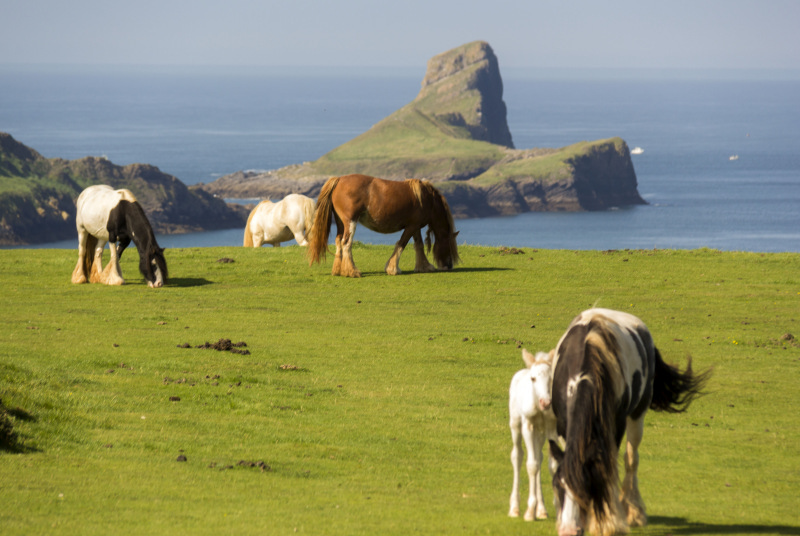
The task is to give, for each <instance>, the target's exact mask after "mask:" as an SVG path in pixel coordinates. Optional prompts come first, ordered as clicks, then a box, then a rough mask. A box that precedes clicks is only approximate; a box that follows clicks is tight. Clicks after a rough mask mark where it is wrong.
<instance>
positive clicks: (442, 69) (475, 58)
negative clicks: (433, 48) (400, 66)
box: [414, 41, 514, 149]
mask: <svg viewBox="0 0 800 536" xmlns="http://www.w3.org/2000/svg"><path fill="white" fill-rule="evenodd" d="M414 104H415V105H416V107H417V108H418V109H419V110H422V111H424V112H426V113H428V114H430V115H431V116H433V117H435V118H437V119H438V120H440V121H441V122H442V123H445V124H448V125H451V126H453V127H463V128H466V129H467V130H468V131H469V133H470V137H471V138H472V139H474V140H480V141H487V142H489V143H494V144H496V145H502V146H504V147H508V148H510V149H513V148H514V143H513V142H512V141H511V131H510V130H509V129H508V121H507V119H506V117H507V116H506V103H505V102H504V101H503V79H502V78H501V76H500V67H499V65H498V62H497V56H495V54H494V51H493V50H492V47H490V46H489V44H488V43H485V42H483V41H476V42H474V43H470V44H467V45H464V46H461V47H458V48H454V49H453V50H449V51H447V52H444V53H442V54H438V55H436V56H434V57H433V58H431V59H430V60H428V69H427V71H426V73H425V78H423V80H422V89H421V90H420V92H419V94H418V95H417V98H416V99H414Z"/></svg>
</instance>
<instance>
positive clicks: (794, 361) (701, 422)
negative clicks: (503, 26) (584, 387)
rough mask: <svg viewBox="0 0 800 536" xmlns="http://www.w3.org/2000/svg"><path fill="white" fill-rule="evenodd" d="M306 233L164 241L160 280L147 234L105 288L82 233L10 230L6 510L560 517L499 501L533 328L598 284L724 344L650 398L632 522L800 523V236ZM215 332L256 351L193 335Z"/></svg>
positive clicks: (363, 526)
mask: <svg viewBox="0 0 800 536" xmlns="http://www.w3.org/2000/svg"><path fill="white" fill-rule="evenodd" d="M304 253H305V251H304V249H302V248H298V247H285V248H277V249H272V248H263V249H260V250H254V249H243V248H198V249H175V250H168V251H167V259H168V262H169V268H170V274H171V275H172V277H173V279H172V281H171V283H170V284H169V285H168V286H167V287H165V288H163V289H158V290H152V289H149V288H147V286H146V285H145V284H144V281H143V279H142V278H141V276H140V275H139V274H138V270H137V268H136V261H137V259H136V254H135V253H134V252H131V253H130V254H127V253H126V255H125V257H124V258H123V262H122V268H123V273H124V274H125V276H126V277H127V281H128V282H127V284H126V285H124V286H122V287H115V288H110V287H104V286H100V285H80V286H76V285H72V284H70V283H69V278H70V274H71V272H72V268H73V267H74V263H75V261H76V258H75V257H76V253H75V252H74V251H65V250H0V263H2V267H3V268H2V270H1V271H0V285H2V289H3V292H2V296H1V297H0V323H2V325H0V328H2V329H1V330H0V400H2V403H3V405H4V406H5V407H6V408H9V409H10V410H11V417H10V418H9V419H10V422H11V423H12V424H13V426H14V430H15V432H16V433H17V434H18V442H17V446H16V447H15V448H7V449H5V450H0V482H1V483H2V484H1V485H0V505H2V508H0V527H1V529H0V532H2V534H4V535H7V534H9V535H10V534H70V535H73V534H82V535H83V534H118V533H119V534H162V533H163V534H287V533H290V534H294V533H301V534H343V535H352V534H413V533H420V534H526V535H529V534H554V533H555V528H554V524H553V522H552V521H547V522H535V523H524V522H523V521H521V520H517V519H509V518H507V517H506V512H507V510H508V494H509V492H510V487H511V464H510V462H509V452H510V439H509V432H508V426H507V411H508V410H507V396H508V395H507V389H508V383H509V381H510V379H511V376H512V375H513V373H514V372H515V371H516V370H518V369H519V368H521V367H522V359H521V352H520V348H519V347H520V346H524V347H526V348H529V349H532V350H546V349H549V348H551V347H552V346H553V345H554V344H555V343H556V342H557V340H558V338H559V337H560V336H561V334H562V333H563V331H564V330H565V329H566V326H567V324H568V323H569V321H570V320H571V319H572V317H573V316H575V315H576V314H577V313H578V312H580V311H581V310H583V309H585V308H587V307H589V306H591V305H594V304H597V305H601V306H604V307H610V308H616V309H622V310H625V311H630V312H633V313H634V314H637V315H638V316H640V317H641V318H642V319H644V320H645V322H647V324H648V326H649V327H650V329H651V331H652V332H653V335H654V337H655V340H656V344H657V345H658V346H659V348H660V350H661V352H662V354H663V355H664V357H665V359H666V360H667V361H671V362H676V363H680V364H681V365H683V364H685V358H686V356H687V354H691V355H692V356H693V358H694V364H695V367H696V368H698V369H704V368H707V367H714V375H713V377H712V380H711V382H710V384H709V394H708V395H707V396H705V397H703V398H701V399H699V400H698V401H696V402H695V403H694V404H693V405H692V407H691V408H690V410H689V412H688V413H686V414H683V415H663V414H658V413H654V412H651V413H650V414H648V417H647V419H646V430H645V436H644V441H643V444H642V449H641V467H640V484H641V489H642V494H643V496H644V498H645V501H646V502H647V506H648V513H649V515H650V524H649V525H648V526H647V527H645V528H642V529H634V530H633V534H652V535H668V534H676V535H677V534H737V535H740V534H800V523H799V522H798V521H797V515H796V497H797V496H798V493H800V469H798V463H797V462H798V459H800V425H798V421H797V417H796V416H795V411H796V407H797V406H798V403H799V402H800V395H799V394H798V390H797V383H798V380H800V347H798V344H797V343H796V341H794V342H793V341H790V340H789V341H784V340H781V337H782V336H783V335H784V334H786V333H793V334H794V335H795V336H800V323H798V320H800V255H798V254H758V253H721V252H718V251H713V250H696V251H671V250H658V251H655V250H649V251H616V252H600V251H549V250H547V251H546V250H538V251H537V250H531V249H525V250H524V253H523V254H518V255H513V254H503V253H501V251H500V250H498V249H496V248H485V247H476V246H466V247H462V248H461V249H460V254H461V257H462V259H463V263H462V264H461V265H459V266H458V267H457V268H456V270H454V271H452V272H450V273H435V274H414V273H412V272H411V270H412V269H413V255H412V252H411V251H408V252H406V254H405V255H404V257H403V259H402V263H401V266H402V268H403V269H404V270H406V271H407V272H406V273H404V274H403V275H400V276H396V277H391V276H387V275H385V274H384V273H383V272H382V269H383V266H384V264H385V263H386V260H387V258H388V257H389V255H390V253H391V248H390V247H388V246H369V245H362V244H358V245H357V246H356V247H355V249H354V256H355V260H356V263H357V265H358V266H359V268H360V269H361V270H362V271H363V272H364V277H363V278H362V279H360V280H350V279H343V278H338V277H332V276H330V275H329V271H330V263H331V258H330V257H329V258H328V261H327V263H323V264H322V265H314V266H311V267H309V266H308V264H307V262H306V260H305V257H304ZM223 257H228V258H231V259H234V260H235V262H233V263H219V262H217V261H218V260H219V259H220V258H223ZM220 338H229V339H231V340H233V341H234V342H237V341H245V342H246V343H247V345H248V346H247V349H248V350H249V351H250V354H249V355H237V354H233V353H229V352H217V351H214V350H208V349H198V348H194V346H197V345H200V344H203V343H204V342H206V341H209V342H214V341H217V340H218V339H220ZM184 343H188V344H189V345H191V346H192V348H181V347H179V346H180V345H183V344H184ZM171 397H179V398H180V400H179V401H177V400H175V401H171V400H170V398H171ZM179 455H183V456H185V457H186V458H187V461H185V462H179V461H176V459H177V458H178V456H179ZM240 461H246V462H261V461H263V462H264V463H265V464H266V465H268V466H269V470H268V471H262V470H261V469H260V468H259V467H257V466H255V467H250V466H247V465H238V464H239V462H240ZM544 478H545V480H547V479H549V475H548V474H547V471H546V470H545V471H544ZM544 488H545V500H546V501H547V503H548V509H549V511H550V514H551V516H552V514H553V508H552V493H551V490H550V486H549V485H548V484H547V483H545V486H544Z"/></svg>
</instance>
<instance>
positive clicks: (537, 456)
mask: <svg viewBox="0 0 800 536" xmlns="http://www.w3.org/2000/svg"><path fill="white" fill-rule="evenodd" d="M535 422H536V425H535V426H534V428H533V438H532V443H533V482H531V484H530V485H531V489H532V490H533V493H532V494H533V495H534V498H535V502H534V504H535V508H534V511H533V512H531V514H533V515H535V517H536V519H547V508H545V506H544V496H543V495H542V449H543V447H544V439H545V430H544V418H543V417H542V416H539V418H538V419H536V421H535ZM529 463H530V462H529ZM528 475H529V476H530V468H528ZM528 510H531V504H530V499H529V500H528ZM525 519H527V513H526V517H525Z"/></svg>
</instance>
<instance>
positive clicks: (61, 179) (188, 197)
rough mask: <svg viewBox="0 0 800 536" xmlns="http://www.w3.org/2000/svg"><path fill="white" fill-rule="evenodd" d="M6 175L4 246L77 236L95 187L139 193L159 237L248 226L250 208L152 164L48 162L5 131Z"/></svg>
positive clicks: (0, 206)
mask: <svg viewBox="0 0 800 536" xmlns="http://www.w3.org/2000/svg"><path fill="white" fill-rule="evenodd" d="M0 176H2V177H5V178H3V179H0V180H3V181H8V182H9V184H12V183H13V184H14V186H15V188H13V189H11V191H8V192H5V193H2V194H0V244H3V245H22V244H35V243H41V242H52V241H56V240H63V239H67V238H70V237H76V236H77V235H76V230H75V200H76V199H77V197H78V195H80V193H81V191H83V189H84V188H86V187H87V186H90V185H92V184H108V185H109V186H111V187H113V188H127V189H129V190H131V191H132V192H133V194H134V195H135V196H136V198H137V200H138V201H139V203H141V205H142V208H144V210H145V212H146V213H147V217H148V219H149V220H150V224H151V225H152V226H153V230H155V232H156V233H166V234H168V233H180V232H191V231H207V230H213V229H228V228H233V227H239V226H244V223H245V221H246V220H247V210H246V209H245V208H244V207H241V206H239V205H228V204H227V203H225V201H224V200H222V199H219V198H216V197H214V196H213V195H212V194H209V193H208V192H204V191H202V190H198V189H192V190H190V189H189V188H187V187H186V185H185V184H183V183H182V182H181V181H179V180H178V179H176V178H175V177H173V176H172V175H168V174H166V173H162V172H161V171H160V170H159V169H158V168H157V167H154V166H151V165H147V164H131V165H128V166H117V165H115V164H113V163H111V162H110V161H108V160H106V159H105V158H95V157H86V158H81V159H79V160H63V159H60V158H53V159H48V158H44V157H43V156H41V155H40V154H39V153H37V152H36V151H34V150H33V149H30V148H29V147H26V146H25V145H23V144H21V143H19V142H18V141H16V140H15V139H14V138H13V137H11V136H10V135H8V134H5V133H0Z"/></svg>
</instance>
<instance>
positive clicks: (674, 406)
mask: <svg viewBox="0 0 800 536" xmlns="http://www.w3.org/2000/svg"><path fill="white" fill-rule="evenodd" d="M655 354H656V370H655V379H654V381H653V400H652V402H650V408H651V409H654V410H656V411H666V412H668V413H683V412H684V411H686V410H687V409H688V408H689V404H691V403H692V400H694V399H695V398H697V397H698V396H700V395H702V394H703V388H704V387H705V385H706V382H707V381H708V379H709V378H710V377H711V369H709V370H706V371H704V372H701V373H700V374H695V373H694V372H692V357H691V356H689V360H688V363H687V365H686V370H685V371H683V372H681V371H680V370H679V369H678V367H675V366H673V365H669V364H667V363H665V362H664V360H663V359H661V354H660V353H659V351H658V348H656V349H655Z"/></svg>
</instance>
